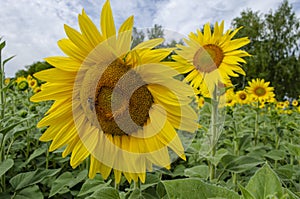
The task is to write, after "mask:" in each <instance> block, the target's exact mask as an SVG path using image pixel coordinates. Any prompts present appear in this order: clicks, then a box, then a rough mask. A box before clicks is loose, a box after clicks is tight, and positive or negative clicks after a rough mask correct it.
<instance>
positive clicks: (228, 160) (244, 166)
mask: <svg viewBox="0 0 300 199" xmlns="http://www.w3.org/2000/svg"><path fill="white" fill-rule="evenodd" d="M262 163H263V162H262V161H260V160H258V159H256V158H253V157H249V156H233V155H226V156H225V157H224V158H223V159H222V164H223V165H224V167H225V169H226V170H227V171H230V172H234V173H242V172H245V171H247V170H251V169H253V168H255V167H256V166H257V165H259V164H262Z"/></svg>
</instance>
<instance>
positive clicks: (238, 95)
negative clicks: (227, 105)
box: [235, 90, 250, 104]
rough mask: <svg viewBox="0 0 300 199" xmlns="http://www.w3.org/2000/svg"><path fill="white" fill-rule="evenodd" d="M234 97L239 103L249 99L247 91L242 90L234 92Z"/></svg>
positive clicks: (244, 102)
mask: <svg viewBox="0 0 300 199" xmlns="http://www.w3.org/2000/svg"><path fill="white" fill-rule="evenodd" d="M235 99H236V101H237V102H238V103H240V104H248V103H249V100H250V99H249V95H248V93H247V92H246V91H244V90H241V91H238V92H236V94H235Z"/></svg>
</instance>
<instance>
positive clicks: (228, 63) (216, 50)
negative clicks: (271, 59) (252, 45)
mask: <svg viewBox="0 0 300 199" xmlns="http://www.w3.org/2000/svg"><path fill="white" fill-rule="evenodd" d="M239 29H240V28H238V29H236V30H233V31H231V30H228V31H226V32H224V21H222V22H221V24H218V23H215V26H214V30H213V31H212V30H211V28H210V24H209V23H207V24H205V25H204V29H203V32H202V31H200V30H197V32H196V33H190V35H189V38H188V39H185V40H184V41H185V43H186V46H184V45H177V47H178V50H176V51H175V52H176V55H173V56H172V58H173V59H174V60H176V61H178V62H180V63H182V65H183V66H180V67H179V66H178V65H176V64H172V63H170V65H171V66H173V67H174V68H175V69H176V70H178V71H179V72H180V73H186V74H187V75H186V80H187V81H188V82H190V83H191V85H192V86H193V87H195V88H200V90H206V91H208V93H209V94H208V95H210V97H212V93H213V92H214V89H215V88H216V87H218V82H222V83H225V84H226V82H228V81H230V77H231V76H233V77H237V76H238V74H241V75H245V72H244V71H243V69H242V68H241V67H240V64H241V63H245V60H244V59H243V57H246V56H249V54H248V53H247V52H245V51H243V50H239V48H241V47H243V46H244V45H246V44H248V43H249V42H250V40H249V39H248V38H246V37H244V38H238V39H233V37H234V36H235V35H236V33H237V32H238V30H239Z"/></svg>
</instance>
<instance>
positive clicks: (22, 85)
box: [17, 79, 28, 91]
mask: <svg viewBox="0 0 300 199" xmlns="http://www.w3.org/2000/svg"><path fill="white" fill-rule="evenodd" d="M17 87H18V89H19V90H20V91H25V90H26V89H27V88H28V82H27V80H26V79H24V80H23V81H20V82H19V83H18V85H17Z"/></svg>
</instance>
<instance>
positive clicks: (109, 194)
mask: <svg viewBox="0 0 300 199" xmlns="http://www.w3.org/2000/svg"><path fill="white" fill-rule="evenodd" d="M119 198H120V196H119V192H118V190H116V189H114V188H112V187H103V188H101V189H99V190H97V191H96V192H94V193H93V194H92V195H91V196H89V197H87V198H86V199H119Z"/></svg>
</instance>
